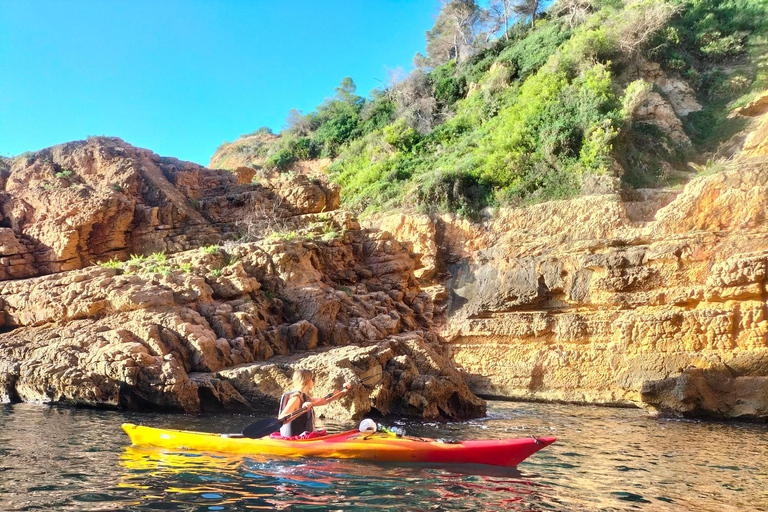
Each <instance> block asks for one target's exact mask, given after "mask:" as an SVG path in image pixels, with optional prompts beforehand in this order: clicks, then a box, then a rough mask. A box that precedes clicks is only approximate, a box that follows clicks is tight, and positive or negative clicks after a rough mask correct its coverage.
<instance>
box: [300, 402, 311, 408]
mask: <svg viewBox="0 0 768 512" xmlns="http://www.w3.org/2000/svg"><path fill="white" fill-rule="evenodd" d="M302 407H306V408H307V409H311V408H312V407H314V404H313V403H312V402H304V403H303V404H302Z"/></svg>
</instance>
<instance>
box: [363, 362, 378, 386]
mask: <svg viewBox="0 0 768 512" xmlns="http://www.w3.org/2000/svg"><path fill="white" fill-rule="evenodd" d="M357 380H358V382H360V383H361V384H365V385H366V386H373V385H375V384H378V383H379V381H380V380H381V365H379V364H377V365H376V366H374V367H373V368H371V369H370V370H367V371H366V372H365V373H363V374H362V375H360V376H359V377H358V378H357Z"/></svg>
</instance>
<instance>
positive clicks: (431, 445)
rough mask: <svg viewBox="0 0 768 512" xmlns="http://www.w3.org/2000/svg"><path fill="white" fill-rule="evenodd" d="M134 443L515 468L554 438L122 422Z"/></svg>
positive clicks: (251, 452)
mask: <svg viewBox="0 0 768 512" xmlns="http://www.w3.org/2000/svg"><path fill="white" fill-rule="evenodd" d="M122 427H123V430H125V432H126V434H128V437H130V438H131V442H132V443H133V444H135V445H151V446H157V447H160V448H173V449H182V450H197V451H216V452H227V453H241V454H261V455H276V456H281V457H329V458H336V459H363V460H370V461H377V462H431V463H449V464H451V463H453V464H490V465H494V466H517V465H518V464H519V463H520V462H522V461H523V460H525V459H526V458H528V457H530V456H531V455H533V454H534V453H536V452H537V451H539V450H541V449H542V448H545V447H546V446H549V445H550V444H552V443H554V442H555V440H556V439H555V438H554V437H542V438H538V439H535V438H521V439H501V440H483V441H462V442H458V443H444V442H441V441H436V440H434V439H427V438H419V437H412V436H403V437H395V436H392V435H390V434H386V433H382V432H376V433H374V434H369V433H361V432H359V431H357V430H350V431H348V432H341V433H339V434H332V435H328V436H323V437H315V438H313V439H305V440H298V441H287V440H283V439H272V438H270V437H262V438H259V439H250V438H246V437H225V436H222V435H221V434H209V433H204V432H191V431H186V430H166V429H158V428H151V427H144V426H138V425H134V424H132V423H125V424H123V425H122Z"/></svg>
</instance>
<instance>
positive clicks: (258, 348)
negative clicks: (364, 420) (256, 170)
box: [0, 138, 485, 418]
mask: <svg viewBox="0 0 768 512" xmlns="http://www.w3.org/2000/svg"><path fill="white" fill-rule="evenodd" d="M249 174H250V173H249V172H247V169H246V170H241V171H240V172H238V173H231V172H229V171H223V170H210V169H205V168H203V167H200V166H196V165H194V164H190V163H186V162H180V161H178V160H175V159H169V158H161V157H159V156H157V155H154V154H153V153H151V152H150V151H147V150H143V149H139V148H134V147H132V146H130V145H127V144H125V143H123V142H122V141H120V140H118V139H104V138H100V139H93V140H89V141H84V142H76V143H70V144H64V145H61V146H56V147H54V148H50V149H48V150H43V151H41V152H37V153H35V154H34V155H32V156H30V157H26V158H21V159H18V160H17V161H15V162H14V163H13V164H12V166H11V167H10V172H9V173H7V179H6V181H5V191H4V192H3V194H2V196H0V205H1V206H2V212H3V215H4V218H3V225H4V226H6V227H0V258H2V261H3V267H2V273H0V401H26V402H55V403H65V404H75V405H92V406H102V407H115V408H135V409H147V408H150V409H160V410H182V411H190V412H195V411H210V412H216V411H242V410H248V409H250V408H251V407H254V406H259V405H264V404H267V405H272V406H276V399H277V398H279V396H280V394H281V393H282V391H284V389H283V388H284V387H285V386H288V384H289V382H290V376H291V372H292V371H293V370H292V369H293V368H295V367H307V366H310V367H312V368H313V369H314V370H315V372H316V374H317V375H318V384H319V385H318V389H319V391H318V392H322V393H324V392H326V391H328V390H330V388H331V387H332V386H333V384H334V382H335V380H337V379H342V380H350V379H354V377H355V376H356V375H358V374H361V373H362V372H363V371H366V370H368V369H370V368H371V367H373V366H381V367H382V369H383V373H384V378H383V380H382V382H381V383H380V384H379V386H378V388H376V389H375V390H374V392H373V398H374V400H373V401H372V400H371V397H370V396H369V395H368V394H367V392H364V390H362V389H357V390H355V393H354V394H353V396H352V403H351V406H349V407H340V406H339V407H334V408H329V409H328V412H327V414H328V415H332V416H333V415H335V416H337V417H351V416H355V417H357V416H360V415H362V414H365V413H367V412H369V411H370V410H371V408H372V407H374V408H376V409H377V410H378V411H379V412H382V413H385V414H387V413H398V414H410V415H417V416H424V417H430V418H435V417H454V418H466V417H472V416H478V415H482V414H483V413H484V411H485V403H484V402H483V401H482V400H480V399H479V398H477V397H476V396H474V395H473V394H472V393H471V392H470V391H469V389H468V387H467V385H466V383H465V382H464V380H463V378H462V376H461V375H460V374H459V372H458V371H457V370H456V369H455V368H454V367H453V364H452V363H451V361H450V359H449V355H448V354H447V353H445V351H444V344H443V343H442V342H441V340H440V339H439V337H438V336H437V335H436V334H434V333H433V332H431V328H432V315H433V305H432V301H431V300H430V298H429V296H428V295H427V294H426V293H424V292H422V291H421V290H420V288H419V285H418V281H417V279H416V277H415V276H414V271H415V270H416V269H417V267H418V265H419V263H418V259H417V258H415V255H413V254H412V253H411V251H410V250H409V248H408V247H406V246H404V245H403V244H402V243H400V242H398V241H396V240H395V239H394V238H393V237H392V236H391V235H389V234H388V233H385V232H381V231H377V230H361V229H360V227H359V225H358V224H357V222H356V221H355V220H354V218H352V217H351V216H350V215H349V214H348V213H346V212H333V211H330V212H329V211H328V210H329V209H332V208H334V205H337V204H338V189H337V188H334V187H328V186H326V185H324V184H322V183H321V182H318V181H311V180H309V179H308V178H307V177H306V176H301V175H299V176H291V175H288V176H282V177H276V178H275V179H273V180H270V181H269V183H266V184H259V183H251V179H252V177H253V176H252V175H251V176H250V177H249ZM321 212H322V213H321ZM235 239H237V240H235ZM214 243H219V244H220V245H212V244H214ZM198 247H200V248H198ZM129 254H134V256H132V257H131V258H130V259H129V258H128V255H129ZM140 255H149V256H140ZM110 258H116V259H117V260H122V263H119V262H117V261H114V260H113V261H112V262H110V263H109V264H108V265H105V266H97V265H93V264H92V263H93V262H94V261H102V262H103V261H106V260H108V259H110ZM30 276H37V277H30ZM320 378H323V379H325V381H327V382H325V381H324V382H323V383H320ZM279 386H282V387H279ZM324 386H325V387H327V388H328V389H325V388H324ZM347 405H350V404H347Z"/></svg>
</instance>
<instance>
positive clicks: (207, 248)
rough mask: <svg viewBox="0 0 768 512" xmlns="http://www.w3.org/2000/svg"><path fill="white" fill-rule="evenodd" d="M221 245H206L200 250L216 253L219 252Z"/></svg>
mask: <svg viewBox="0 0 768 512" xmlns="http://www.w3.org/2000/svg"><path fill="white" fill-rule="evenodd" d="M219 249H220V247H219V246H218V245H215V244H214V245H206V246H205V247H201V248H200V250H201V251H203V252H204V253H206V254H214V253H216V252H219Z"/></svg>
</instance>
